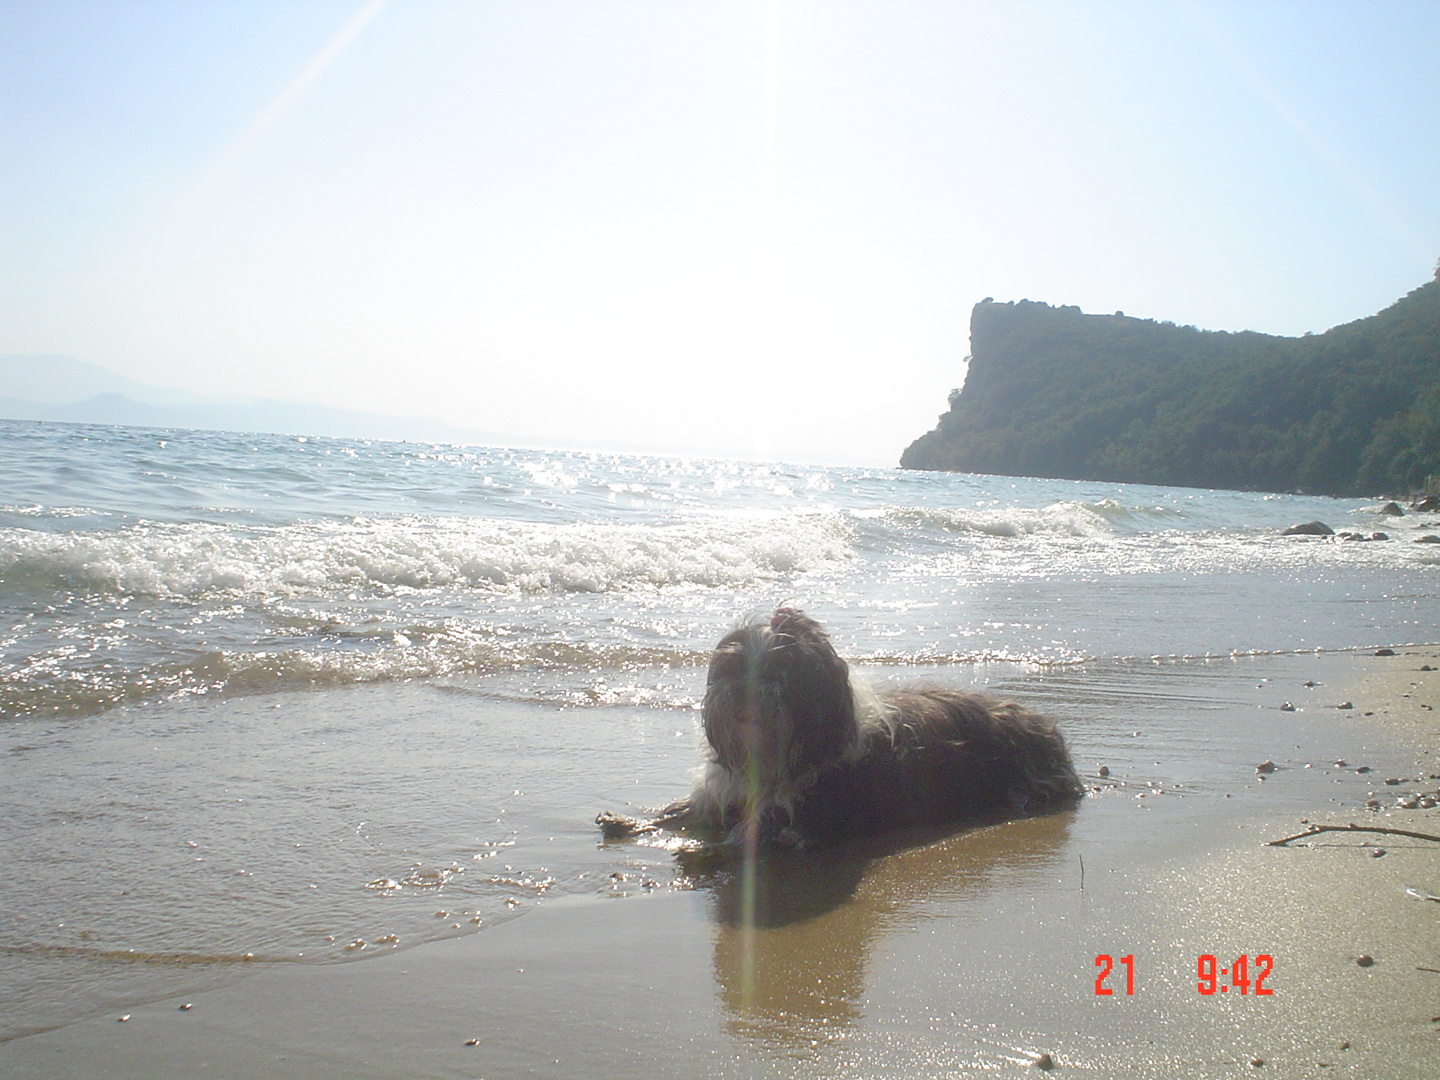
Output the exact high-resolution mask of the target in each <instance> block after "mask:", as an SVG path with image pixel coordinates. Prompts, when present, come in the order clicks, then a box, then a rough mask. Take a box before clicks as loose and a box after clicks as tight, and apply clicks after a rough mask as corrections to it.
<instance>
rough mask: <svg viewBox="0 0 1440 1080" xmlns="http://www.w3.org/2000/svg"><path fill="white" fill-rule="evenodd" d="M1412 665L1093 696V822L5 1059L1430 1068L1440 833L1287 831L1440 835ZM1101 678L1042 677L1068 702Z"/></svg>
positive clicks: (667, 893)
mask: <svg viewBox="0 0 1440 1080" xmlns="http://www.w3.org/2000/svg"><path fill="white" fill-rule="evenodd" d="M1398 652H1399V655H1398V656H1394V657H1386V658H1372V657H1360V656H1354V655H1342V656H1311V657H1288V658H1270V659H1267V660H1263V661H1257V662H1256V663H1255V664H1254V665H1252V666H1251V667H1248V668H1245V669H1243V670H1242V672H1241V674H1240V675H1239V676H1234V675H1228V676H1227V677H1229V678H1232V679H1234V680H1235V681H1237V682H1238V681H1245V685H1246V686H1253V690H1246V691H1245V693H1244V694H1237V695H1235V697H1234V700H1232V701H1231V702H1230V703H1229V704H1224V705H1222V706H1216V705H1215V704H1214V703H1213V702H1210V703H1202V704H1201V705H1197V706H1196V709H1197V710H1199V711H1198V712H1197V713H1196V714H1195V715H1189V716H1187V715H1184V713H1183V708H1182V707H1181V706H1178V705H1176V704H1175V702H1177V701H1182V700H1183V695H1179V694H1177V695H1176V696H1175V697H1174V698H1170V699H1167V701H1168V702H1169V704H1167V705H1166V707H1165V710H1163V712H1164V716H1163V718H1161V719H1156V720H1154V721H1153V722H1152V721H1151V720H1150V719H1149V717H1148V714H1146V712H1145V710H1144V709H1143V708H1141V707H1140V706H1139V705H1138V704H1133V703H1127V702H1125V701H1123V700H1121V699H1122V697H1123V688H1117V687H1116V686H1110V687H1105V686H1099V687H1097V686H1095V685H1094V684H1093V680H1092V682H1091V683H1090V684H1089V691H1088V692H1090V693H1092V694H1093V695H1094V696H1095V697H1096V698H1105V697H1107V695H1108V696H1109V697H1111V698H1112V699H1113V701H1112V704H1111V705H1110V707H1109V709H1108V711H1109V712H1110V713H1111V714H1113V720H1112V722H1111V724H1110V726H1109V728H1104V727H1102V726H1099V725H1095V724H1091V725H1088V726H1086V727H1084V728H1083V729H1082V728H1081V727H1079V726H1078V725H1077V726H1075V727H1073V728H1072V729H1071V743H1072V748H1073V749H1074V751H1075V755H1076V758H1077V764H1078V765H1079V766H1080V768H1081V770H1082V772H1083V773H1085V774H1087V775H1088V776H1089V777H1090V779H1091V783H1092V784H1093V785H1094V787H1095V788H1096V790H1095V791H1094V792H1093V793H1092V795H1091V797H1089V798H1087V799H1086V800H1085V802H1084V803H1083V804H1082V805H1081V806H1080V807H1079V808H1078V809H1077V810H1075V811H1073V812H1067V813H1064V814H1059V815H1053V816H1050V817H1045V818H1036V819H1030V820H1026V821H1019V822H1011V823H1007V824H1005V825H1000V826H996V827H992V828H987V829H980V830H974V831H971V832H966V833H961V834H958V835H954V836H951V837H948V838H946V839H943V840H940V841H938V842H934V843H929V844H925V845H921V846H917V847H910V848H897V847H896V846H894V845H891V847H890V848H889V849H886V848H884V847H881V848H871V849H868V850H862V851H849V852H843V853H836V854H834V855H832V856H827V857H811V858H808V859H805V860H801V861H796V860H790V861H788V862H780V863H774V864H771V865H768V866H766V867H764V868H762V870H761V873H760V875H759V880H758V886H757V889H756V891H755V892H754V893H753V894H752V893H747V891H746V887H745V882H744V881H743V880H742V878H741V877H733V878H728V879H723V880H719V881H702V882H699V883H698V885H699V887H697V888H694V889H691V890H672V889H661V890H658V891H657V892H655V893H653V894H650V895H630V896H626V897H623V898H618V899H608V900H602V899H598V898H596V897H584V896H570V897H561V898H557V899H554V900H550V901H547V902H544V903H541V904H539V905H537V906H535V907H534V908H533V909H531V910H528V911H527V912H526V913H525V914H524V915H523V916H522V917H519V918H515V919H513V920H511V921H509V922H506V923H504V924H503V925H499V926H496V927H494V928H492V929H487V930H485V931H483V932H481V933H478V934H473V935H470V936H467V937H463V938H457V939H452V940H444V941H436V942H432V943H430V944H426V945H421V946H418V947H415V948H412V949H408V950H404V951H399V952H395V953H393V954H391V955H387V956H382V957H378V958H375V959H369V960H362V961H359V962H355V963H343V964H317V965H313V966H310V965H303V964H283V965H275V966H266V967H265V969H264V970H260V971H258V972H256V973H255V974H254V975H251V976H249V977H246V978H243V979H239V980H237V981H234V982H233V983H231V984H230V985H226V986H222V987H219V988H216V989H211V990H206V991H203V992H200V993H196V994H194V995H192V996H189V997H187V998H183V999H180V998H170V999H165V1000H160V1001H154V1002H148V1003H147V1002H136V1003H134V1004H133V1005H131V1006H129V1007H127V1009H126V1011H125V1012H123V1013H116V1012H110V1013H107V1014H106V1015H102V1016H96V1017H93V1018H91V1019H88V1020H85V1021H83V1022H80V1023H75V1024H70V1025H68V1026H65V1027H61V1028H58V1029H55V1030H52V1031H47V1032H44V1033H41V1034H36V1035H30V1036H27V1037H23V1038H18V1039H13V1040H11V1041H9V1042H6V1043H3V1044H0V1075H4V1076H6V1077H67V1076H96V1075H106V1076H114V1077H132V1076H133V1077H181V1076H219V1077H232V1076H233V1077H272V1076H273V1077H317V1078H318V1077H330V1076H336V1077H339V1076H344V1077H357V1076H358V1077H368V1076H374V1077H389V1076H399V1075H406V1076H421V1077H429V1076H435V1077H482V1076H483V1077H490V1078H509V1077H552V1076H553V1077H572V1076H580V1075H585V1076H596V1077H622V1076H623V1077H631V1076H641V1075H644V1076H651V1077H668V1076H676V1077H680V1076H683V1077H706V1076H717V1077H728V1076H735V1077H742V1076H787V1077H788V1076H795V1077H811V1076H817V1077H818V1076H834V1075H858V1076H905V1077H912V1076H920V1075H924V1076H944V1075H954V1074H963V1073H969V1072H982V1071H994V1070H999V1071H1002V1072H1004V1071H1019V1070H1024V1069H1033V1068H1036V1063H1037V1062H1040V1061H1041V1060H1042V1055H1049V1061H1050V1062H1052V1063H1053V1064H1054V1066H1055V1071H1056V1072H1058V1073H1060V1074H1062V1075H1063V1074H1065V1073H1090V1074H1093V1075H1100V1076H1133V1077H1150V1076H1154V1077H1189V1076H1194V1077H1211V1076H1223V1075H1231V1074H1246V1075H1249V1074H1252V1073H1254V1072H1255V1071H1256V1070H1257V1069H1263V1070H1264V1071H1263V1075H1267V1076H1286V1077H1288V1076H1296V1077H1299V1076H1307V1077H1310V1076H1317V1075H1352V1076H1365V1077H1390V1076H1394V1077H1401V1076H1406V1077H1409V1076H1417V1075H1428V1074H1433V1073H1435V1072H1436V1071H1437V1070H1440V1021H1436V1020H1435V1019H1433V1018H1436V1017H1440V903H1434V902H1431V901H1429V900H1425V899H1419V898H1416V897H1414V896H1412V895H1409V894H1407V891H1406V888H1407V886H1413V887H1414V889H1415V890H1416V891H1418V892H1421V893H1434V894H1437V895H1440V844H1435V843H1429V842H1427V841H1423V840H1410V839H1405V838H1402V837H1398V836H1380V835H1370V834H1363V833H1354V834H1351V833H1345V834H1337V833H1329V834H1322V835H1320V836H1317V837H1315V838H1314V839H1311V840H1306V841H1303V842H1296V843H1294V844H1291V845H1290V846H1287V847H1272V846H1267V845H1266V841H1269V840H1273V839H1277V838H1280V837H1283V836H1286V835H1289V834H1292V833H1296V832H1300V831H1301V830H1303V829H1304V828H1305V827H1306V824H1305V823H1307V822H1333V823H1339V824H1344V823H1348V822H1357V823H1362V824H1370V825H1379V826H1384V827H1398V828H1407V829H1413V830H1418V831H1421V832H1426V833H1432V834H1440V809H1418V808H1417V809H1413V810H1406V809H1400V808H1397V807H1396V805H1395V804H1396V801H1397V796H1398V795H1401V794H1404V793H1407V792H1412V791H1432V792H1433V791H1434V790H1435V789H1436V787H1437V786H1440V780H1437V779H1435V778H1434V777H1433V776H1432V774H1437V773H1440V724H1437V723H1436V722H1435V721H1434V719H1433V717H1434V713H1433V710H1431V709H1428V708H1425V706H1429V705H1440V678H1437V673H1435V672H1422V671H1420V670H1419V668H1420V667H1421V666H1422V665H1425V664H1428V665H1430V666H1431V667H1440V649H1436V648H1425V649H1415V648H1405V649H1400V650H1398ZM1227 670H1228V669H1227ZM1252 675H1253V678H1252ZM1182 676H1183V677H1186V678H1188V677H1190V676H1189V673H1185V672H1179V671H1176V672H1173V673H1172V672H1169V671H1167V670H1164V669H1158V668H1157V669H1155V670H1153V671H1146V672H1141V673H1138V674H1137V675H1136V679H1137V680H1138V681H1139V683H1140V684H1143V685H1148V686H1152V687H1153V686H1155V685H1157V684H1159V683H1164V682H1165V681H1166V680H1167V679H1178V678H1181V677H1182ZM1074 679H1075V682H1074V684H1070V683H1067V680H1066V679H1064V678H1052V679H1049V680H1048V681H1047V680H1041V681H1037V683H1036V685H1035V687H1034V689H1035V690H1036V692H1037V694H1040V695H1041V696H1050V697H1052V698H1053V701H1054V702H1055V703H1059V702H1061V701H1063V700H1065V699H1066V698H1067V697H1071V698H1078V694H1079V691H1078V690H1077V687H1080V686H1084V685H1086V676H1085V673H1083V672H1082V673H1078V674H1077V675H1076V676H1075V677H1074ZM1307 680H1309V681H1314V682H1317V683H1318V684H1319V685H1318V686H1316V687H1309V688H1307V687H1305V686H1304V685H1303V683H1304V682H1305V681H1307ZM1117 682H1123V679H1118V678H1117ZM1347 701H1349V702H1351V703H1352V704H1353V708H1351V709H1340V708H1337V707H1336V706H1338V705H1341V704H1344V703H1345V702H1347ZM1284 702H1289V703H1290V704H1293V705H1294V706H1295V709H1294V711H1289V710H1285V711H1282V709H1281V705H1282V703H1284ZM1041 704H1042V705H1044V706H1045V707H1047V708H1049V710H1050V711H1052V712H1056V713H1059V712H1060V711H1061V710H1060V709H1059V708H1056V707H1053V705H1046V704H1045V703H1044V702H1042V703H1041ZM1101 711H1105V710H1101ZM1367 714H1368V715H1367ZM1132 725H1133V730H1131V727H1132ZM1167 725H1168V726H1167ZM1202 730H1203V731H1207V732H1209V733H1210V734H1209V735H1208V736H1202V735H1200V734H1198V733H1199V732H1201V731H1202ZM1186 732H1192V733H1197V734H1195V735H1194V737H1193V739H1191V740H1190V741H1187V736H1186V734H1185V733H1186ZM1339 760H1344V761H1345V762H1346V764H1345V765H1343V766H1340V765H1336V764H1335V763H1336V762H1337V761H1339ZM1265 761H1269V762H1272V763H1273V764H1274V765H1275V766H1276V768H1275V770H1274V771H1273V772H1268V773H1262V772H1257V771H1256V766H1257V765H1259V764H1261V763H1262V762H1265ZM1101 765H1105V766H1106V768H1107V770H1108V773H1109V775H1108V776H1107V777H1105V778H1103V779H1102V778H1101V777H1100V776H1099V766H1101ZM1361 766H1364V767H1367V768H1368V769H1369V770H1370V771H1368V772H1359V771H1358V767H1361ZM1387 779H1394V780H1398V781H1402V782H1401V783H1397V784H1393V785H1387V784H1386V783H1385V780H1387ZM1372 799H1373V800H1374V801H1376V802H1378V803H1379V804H1380V806H1379V807H1378V808H1368V807H1367V805H1366V804H1367V802H1369V801H1370V800H1372ZM1379 849H1383V850H1384V852H1385V854H1384V855H1383V856H1380V857H1376V851H1377V850H1379ZM627 850H628V849H627ZM623 854H624V853H623V852H622V851H620V850H617V851H616V852H615V858H616V860H617V861H619V860H620V859H621V858H622V855H623ZM655 854H656V855H657V856H658V857H661V858H664V857H666V856H665V855H664V853H663V852H656V853H655ZM752 896H753V902H752V901H751V897H752ZM747 913H753V914H751V915H750V916H749V917H748V918H747ZM1102 954H1104V955H1108V956H1110V957H1112V958H1113V959H1114V961H1115V970H1114V971H1112V973H1111V974H1110V976H1109V977H1108V979H1106V980H1105V981H1104V983H1103V986H1104V987H1107V988H1109V989H1111V990H1112V991H1114V992H1113V993H1112V994H1110V995H1109V996H1102V995H1099V994H1097V992H1096V990H1097V976H1098V975H1099V974H1100V970H1101V969H1100V968H1098V967H1097V966H1096V957H1097V956H1099V955H1102ZM1242 954H1244V955H1245V956H1246V957H1248V958H1249V959H1248V966H1249V974H1250V976H1251V978H1252V980H1253V978H1254V976H1255V974H1256V973H1257V968H1258V965H1259V964H1260V961H1258V959H1257V958H1258V957H1259V956H1260V955H1261V954H1264V955H1267V956H1269V957H1271V958H1272V964H1271V967H1272V970H1271V972H1270V974H1269V976H1268V977H1267V978H1266V980H1265V987H1266V988H1267V989H1271V990H1273V991H1274V993H1273V994H1270V995H1260V996H1257V995H1256V994H1255V993H1254V992H1253V991H1254V984H1253V982H1252V983H1251V984H1250V986H1249V987H1248V988H1247V992H1245V993H1241V992H1240V988H1239V986H1238V985H1231V979H1229V978H1228V977H1227V978H1222V979H1220V980H1219V981H1218V982H1217V986H1216V990H1217V992H1216V993H1214V994H1210V995H1205V994H1201V993H1200V992H1199V973H1198V970H1197V965H1198V963H1199V958H1200V957H1201V956H1203V955H1213V956H1215V957H1217V965H1218V966H1224V967H1227V968H1228V967H1230V966H1232V965H1233V963H1234V960H1235V958H1236V957H1238V956H1240V955H1242ZM1126 956H1129V957H1133V961H1132V963H1133V969H1134V987H1133V989H1134V992H1133V994H1131V993H1127V992H1126V990H1127V987H1126V978H1125V968H1124V967H1123V966H1122V965H1121V964H1120V963H1119V961H1120V958H1122V957H1126ZM1361 956H1369V957H1370V958H1372V960H1373V963H1371V964H1369V965H1368V966H1361V965H1360V964H1358V963H1357V959H1358V958H1360V957H1361ZM1426 969H1429V970H1426ZM1220 985H1227V987H1228V988H1227V989H1226V990H1224V991H1220V990H1219V986H1220ZM183 1004H190V1005H191V1007H190V1008H188V1009H184V1010H182V1009H181V1007H180V1006H181V1005H183ZM119 1015H125V1016H128V1019H127V1020H125V1021H123V1022H120V1021H119V1019H118V1017H119Z"/></svg>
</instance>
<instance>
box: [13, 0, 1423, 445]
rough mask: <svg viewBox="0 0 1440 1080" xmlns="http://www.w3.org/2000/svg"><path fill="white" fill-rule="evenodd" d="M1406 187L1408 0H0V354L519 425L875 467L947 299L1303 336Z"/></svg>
mask: <svg viewBox="0 0 1440 1080" xmlns="http://www.w3.org/2000/svg"><path fill="white" fill-rule="evenodd" d="M1437 187H1440V2H1434V0H1431V2H1425V3H1385V2H1380V0H1366V2H1361V0H1355V2H1351V3H1334V4H1327V3H1323V2H1319V0H1303V2H1297V3H1265V2H1263V0H1244V2H1240V3H1226V4H1220V3H1206V2H1196V3H1189V2H1184V3H1165V2H1163V0H1144V2H1141V3H1088V4H1087V3H1079V2H1072V3H1057V4H1041V3H1023V2H1016V0H994V2H991V3H984V4H980V3H964V2H960V0H954V2H933V3H922V2H906V0H874V2H869V3H845V2H836V0H823V2H819V0H817V2H814V3H800V2H794V0H775V2H757V3H745V2H723V0H658V2H653V3H640V2H628V0H615V2H606V0H573V2H555V3H546V2H537V0H504V2H502V0H470V2H459V0H453V2H445V0H389V2H379V0H370V2H364V0H360V2H357V0H345V2H340V0H316V2H301V0H283V2H280V0H277V2H274V3H266V2H245V3H240V2H233V3H227V2H222V0H207V2H204V3H196V2H193V0H173V2H169V3H159V2H146V0H129V2H119V0H115V2H93V3H72V2H66V0H35V2H29V0H4V2H3V3H0V353H12V354H13V353H59V354H63V355H68V356H73V357H76V358H78V359H81V360H88V361H91V362H94V363H97V364H102V365H104V366H106V367H109V368H112V369H114V370H115V371H118V372H120V373H122V374H124V375H128V376H130V377H131V378H134V379H139V380H142V381H145V382H152V383H160V384H165V385H172V386H177V387H181V388H184V389H187V390H192V391H196V392H200V393H213V394H231V395H239V396H250V397H261V396H264V397H278V398H289V399H303V400H312V401H317V402H323V403H327V404H332V405H340V406H347V407H352V408H360V409H368V410H373V411H378V412H388V413H402V414H415V415H428V416H435V417H439V418H442V419H444V420H447V421H450V422H451V423H455V424H460V425H463V426H466V427H471V428H479V429H487V430H493V431H500V432H509V433H514V434H519V435H526V434H529V435H541V436H551V437H564V438H575V439H582V440H596V441H611V442H615V441H619V442H628V443H645V444H650V445H653V446H655V447H656V448H657V449H658V448H666V447H675V446H688V447H709V448H713V449H717V450H722V451H728V452H731V453H734V454H738V455H747V456H748V455H759V456H776V457H784V458H788V459H792V460H804V461H823V462H837V461H838V462H862V463H873V464H894V463H895V462H896V461H897V459H898V457H899V454H900V451H901V450H902V449H903V448H904V446H905V445H906V444H908V443H909V442H910V441H911V440H912V439H914V438H915V437H916V436H918V435H920V434H921V433H922V432H924V431H926V430H928V429H929V428H931V427H933V426H934V422H935V418H936V416H937V415H938V414H939V413H940V412H941V411H943V409H944V408H945V405H946V400H945V399H946V394H947V393H948V391H949V390H950V389H951V388H952V387H954V386H957V385H959V384H960V382H961V381H962V379H963V377H964V364H963V360H964V357H965V356H966V354H967V353H968V351H969V318H970V309H971V307H972V306H973V305H974V304H975V303H976V302H977V301H979V300H980V299H982V298H984V297H986V296H993V297H994V298H996V299H997V300H1018V299H1021V298H1027V297H1028V298H1030V299H1034V300H1045V301H1048V302H1050V303H1055V304H1078V305H1080V306H1081V307H1082V308H1084V309H1085V310H1086V311H1094V312H1109V311H1114V310H1116V309H1123V310H1124V311H1125V312H1126V313H1127V314H1130V315H1138V316H1142V317H1148V318H1155V319H1171V320H1174V321H1176V322H1179V323H1193V324H1195V325H1198V326H1201V327H1204V328H1213V329H1227V330H1240V329H1255V330H1263V331H1268V332H1272V333H1284V334H1298V333H1303V332H1305V331H1307V330H1314V331H1319V330H1324V329H1326V328H1328V327H1329V326H1332V325H1334V324H1336V323H1340V322H1345V321H1348V320H1350V319H1354V318H1358V317H1360V316H1363V315H1368V314H1371V313H1373V312H1374V311H1376V310H1378V309H1380V308H1381V307H1383V306H1385V305H1386V304H1388V303H1390V302H1391V301H1393V300H1394V299H1396V298H1398V297H1399V296H1401V295H1403V294H1404V293H1405V292H1407V291H1408V290H1410V289H1412V288H1414V287H1416V286H1418V285H1420V284H1422V283H1423V282H1424V281H1426V280H1428V279H1429V277H1430V275H1431V273H1432V271H1433V270H1434V267H1435V262H1436V258H1437V256H1440V191H1437ZM0 392H3V390H0Z"/></svg>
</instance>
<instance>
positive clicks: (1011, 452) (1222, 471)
mask: <svg viewBox="0 0 1440 1080" xmlns="http://www.w3.org/2000/svg"><path fill="white" fill-rule="evenodd" d="M970 345H971V354H972V355H971V361H970V372H969V377H968V378H967V380H966V383H965V388H964V390H963V391H961V392H957V393H952V394H951V395H950V410H949V411H948V412H946V413H945V414H943V415H942V416H941V417H940V423H939V425H938V426H937V427H936V428H935V430H934V431H931V432H929V433H928V434H926V435H922V436H921V437H920V438H919V439H917V440H915V442H914V443H912V444H911V445H910V446H909V448H908V449H906V451H905V453H904V455H903V456H902V457H901V459H900V465H901V467H902V468H907V469H940V470H951V471H959V472H979V473H998V474H1002V475H1011V476H1047V477H1059V478H1063V479H1071V480H1112V481H1123V482H1131V483H1146V484H1173V485H1180V486H1187V487H1219V488H1232V489H1242V490H1261V491H1292V490H1303V491H1307V492H1313V493H1317V494H1330V495H1374V494H1381V493H1386V492H1390V493H1403V492H1405V491H1409V490H1412V489H1414V488H1416V487H1418V486H1420V485H1421V484H1423V483H1424V482H1425V479H1426V477H1427V476H1429V475H1430V474H1434V473H1440V280H1436V281H1432V282H1429V283H1427V284H1425V285H1422V286H1421V287H1420V288H1418V289H1416V290H1415V291H1414V292H1412V293H1410V294H1409V295H1408V296H1406V297H1404V298H1403V299H1401V300H1399V301H1397V302H1396V303H1395V304H1393V305H1391V306H1390V307H1388V308H1386V309H1385V310H1384V311H1382V312H1380V313H1379V314H1378V315H1373V316H1371V317H1370V318H1367V319H1360V320H1358V321H1356V322H1353V323H1347V324H1345V325H1343V326H1337V327H1335V328H1334V329H1332V330H1329V331H1327V332H1326V333H1324V334H1320V335H1314V336H1311V335H1307V336H1306V337H1303V338H1284V337H1273V336H1270V335H1267V334H1255V333H1248V332H1247V333H1239V334H1230V333H1225V332H1223V331H1201V330H1196V329H1195V328H1194V327H1190V326H1175V325H1174V324H1172V323H1155V322H1153V321H1150V320H1146V319H1131V318H1126V317H1125V316H1123V315H1120V314H1116V315H1085V314H1082V313H1081V311H1080V309H1079V308H1076V307H1058V308H1057V307H1051V306H1050V305H1048V304H1040V303H1033V302H1031V301H1028V300H1022V301H1020V302H1019V303H1006V304H997V303H994V302H992V301H989V300H987V301H984V302H982V303H980V304H977V305H976V306H975V310H974V312H973V314H972V315H971V320H970Z"/></svg>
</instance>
